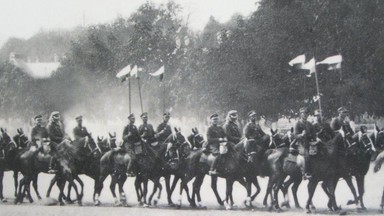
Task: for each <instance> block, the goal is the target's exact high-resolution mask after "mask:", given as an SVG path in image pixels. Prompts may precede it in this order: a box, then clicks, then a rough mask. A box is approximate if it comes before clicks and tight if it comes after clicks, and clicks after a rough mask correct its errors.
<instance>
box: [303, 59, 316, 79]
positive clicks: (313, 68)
mask: <svg viewBox="0 0 384 216" xmlns="http://www.w3.org/2000/svg"><path fill="white" fill-rule="evenodd" d="M301 69H302V70H309V74H308V75H307V76H308V77H311V74H313V73H315V71H316V61H315V58H312V59H311V60H309V62H307V63H305V64H304V65H303V66H302V67H301Z"/></svg>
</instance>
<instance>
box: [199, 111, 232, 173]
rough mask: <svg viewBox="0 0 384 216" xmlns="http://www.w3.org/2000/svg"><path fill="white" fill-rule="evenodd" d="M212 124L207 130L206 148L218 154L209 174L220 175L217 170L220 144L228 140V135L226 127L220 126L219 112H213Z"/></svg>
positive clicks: (215, 154)
mask: <svg viewBox="0 0 384 216" xmlns="http://www.w3.org/2000/svg"><path fill="white" fill-rule="evenodd" d="M210 119H211V126H209V128H208V130H207V143H206V146H205V147H204V148H207V147H208V149H209V151H210V152H211V153H212V154H213V155H214V156H216V158H215V160H214V161H213V163H212V165H211V169H210V171H209V175H218V174H219V173H218V172H217V170H216V169H217V164H218V163H219V160H220V151H219V148H220V144H221V143H223V142H227V137H226V135H225V132H224V129H223V128H222V127H220V126H219V115H218V114H217V113H215V114H212V115H211V116H210Z"/></svg>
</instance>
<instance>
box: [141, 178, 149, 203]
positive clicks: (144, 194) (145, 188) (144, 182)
mask: <svg viewBox="0 0 384 216" xmlns="http://www.w3.org/2000/svg"><path fill="white" fill-rule="evenodd" d="M147 194H148V179H145V180H144V181H143V197H142V199H143V202H144V207H148V203H147Z"/></svg>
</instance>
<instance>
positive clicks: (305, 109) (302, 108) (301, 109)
mask: <svg viewBox="0 0 384 216" xmlns="http://www.w3.org/2000/svg"><path fill="white" fill-rule="evenodd" d="M299 112H300V113H308V112H309V110H308V108H307V107H301V108H300V109H299Z"/></svg>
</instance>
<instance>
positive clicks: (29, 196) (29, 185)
mask: <svg viewBox="0 0 384 216" xmlns="http://www.w3.org/2000/svg"><path fill="white" fill-rule="evenodd" d="M31 182H32V181H31V179H29V182H28V184H27V185H26V187H25V188H24V189H25V192H26V194H27V197H28V200H29V202H30V203H33V199H32V195H31Z"/></svg>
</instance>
